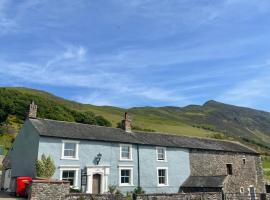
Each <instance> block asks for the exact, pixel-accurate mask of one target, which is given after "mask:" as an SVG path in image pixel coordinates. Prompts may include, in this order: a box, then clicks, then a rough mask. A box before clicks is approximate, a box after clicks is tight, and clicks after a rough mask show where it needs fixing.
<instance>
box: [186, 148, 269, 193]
mask: <svg viewBox="0 0 270 200" xmlns="http://www.w3.org/2000/svg"><path fill="white" fill-rule="evenodd" d="M226 164H232V172H233V173H232V175H228V177H227V178H226V180H225V183H224V188H223V191H224V193H240V187H243V188H244V193H245V194H248V193H249V190H248V188H249V187H250V186H254V187H255V188H256V193H265V183H264V179H263V170H262V166H261V158H260V157H259V156H257V155H250V154H240V153H229V152H228V153H226V152H217V151H215V152H214V151H197V150H191V152H190V170H191V176H219V175H227V167H226Z"/></svg>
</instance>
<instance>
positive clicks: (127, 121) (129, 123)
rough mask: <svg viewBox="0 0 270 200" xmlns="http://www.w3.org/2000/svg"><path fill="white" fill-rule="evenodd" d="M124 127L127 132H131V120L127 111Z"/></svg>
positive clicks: (123, 122)
mask: <svg viewBox="0 0 270 200" xmlns="http://www.w3.org/2000/svg"><path fill="white" fill-rule="evenodd" d="M122 127H123V129H124V130H125V131H126V132H128V133H131V120H130V119H129V116H128V114H127V113H125V116H124V119H123V120H122Z"/></svg>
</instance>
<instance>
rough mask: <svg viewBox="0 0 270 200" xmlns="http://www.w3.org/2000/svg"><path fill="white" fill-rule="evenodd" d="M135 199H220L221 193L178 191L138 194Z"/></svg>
mask: <svg viewBox="0 0 270 200" xmlns="http://www.w3.org/2000/svg"><path fill="white" fill-rule="evenodd" d="M137 200H222V194H221V193H218V192H217V193H215V192H213V193H187V194H183V193H178V194H152V195H151V194H149V195H138V196H137Z"/></svg>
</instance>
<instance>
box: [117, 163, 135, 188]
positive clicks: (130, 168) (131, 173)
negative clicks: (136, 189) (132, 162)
mask: <svg viewBox="0 0 270 200" xmlns="http://www.w3.org/2000/svg"><path fill="white" fill-rule="evenodd" d="M122 170H130V183H121V171H122ZM119 186H120V187H123V186H134V184H133V167H119Z"/></svg>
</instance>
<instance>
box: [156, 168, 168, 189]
mask: <svg viewBox="0 0 270 200" xmlns="http://www.w3.org/2000/svg"><path fill="white" fill-rule="evenodd" d="M161 169H163V170H165V172H166V173H165V181H166V183H165V184H159V175H158V171H159V170H161ZM157 186H158V187H167V186H169V171H168V167H157Z"/></svg>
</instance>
